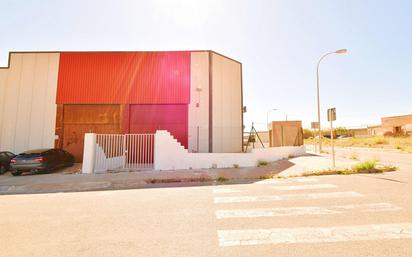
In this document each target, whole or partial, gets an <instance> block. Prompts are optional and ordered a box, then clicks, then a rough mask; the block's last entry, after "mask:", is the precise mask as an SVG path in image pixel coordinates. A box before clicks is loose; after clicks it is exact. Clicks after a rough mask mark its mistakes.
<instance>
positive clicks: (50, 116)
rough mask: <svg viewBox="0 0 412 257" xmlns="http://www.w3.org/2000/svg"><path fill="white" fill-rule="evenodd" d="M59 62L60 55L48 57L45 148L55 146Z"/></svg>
mask: <svg viewBox="0 0 412 257" xmlns="http://www.w3.org/2000/svg"><path fill="white" fill-rule="evenodd" d="M59 60H60V54H58V53H57V54H49V55H48V68H47V69H48V75H47V84H46V90H45V92H46V95H45V97H46V98H45V101H46V102H47V103H48V104H47V105H44V106H43V110H44V113H45V116H44V117H45V119H46V120H47V122H45V123H44V126H43V142H42V145H43V146H44V147H53V146H54V139H55V138H54V133H55V126H56V110H57V105H56V95H57V78H58V75H59Z"/></svg>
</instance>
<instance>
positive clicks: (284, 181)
mask: <svg viewBox="0 0 412 257" xmlns="http://www.w3.org/2000/svg"><path fill="white" fill-rule="evenodd" d="M295 182H298V183H307V182H318V179H316V178H285V179H283V178H277V179H265V180H261V181H258V182H256V183H255V184H287V183H295Z"/></svg>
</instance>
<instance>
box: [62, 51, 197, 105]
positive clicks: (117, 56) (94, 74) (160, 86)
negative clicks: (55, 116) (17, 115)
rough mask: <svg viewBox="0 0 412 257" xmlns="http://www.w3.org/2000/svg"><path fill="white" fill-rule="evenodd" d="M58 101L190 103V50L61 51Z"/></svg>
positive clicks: (88, 102) (86, 102) (74, 102)
mask: <svg viewBox="0 0 412 257" xmlns="http://www.w3.org/2000/svg"><path fill="white" fill-rule="evenodd" d="M56 102H57V104H188V103H189V102H190V52H188V51H183V52H66V53H61V54H60V64H59V76H58V87H57V99H56Z"/></svg>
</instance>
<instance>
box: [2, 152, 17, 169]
mask: <svg viewBox="0 0 412 257" xmlns="http://www.w3.org/2000/svg"><path fill="white" fill-rule="evenodd" d="M15 156H16V155H15V154H14V153H12V152H0V174H3V173H5V172H6V171H8V170H9V169H10V161H11V159H13V158H14V157H15Z"/></svg>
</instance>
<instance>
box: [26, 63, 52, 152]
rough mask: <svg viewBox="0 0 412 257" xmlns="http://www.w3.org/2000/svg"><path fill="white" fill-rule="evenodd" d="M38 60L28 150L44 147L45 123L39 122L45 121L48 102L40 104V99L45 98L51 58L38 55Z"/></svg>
mask: <svg viewBox="0 0 412 257" xmlns="http://www.w3.org/2000/svg"><path fill="white" fill-rule="evenodd" d="M35 58H36V66H35V68H34V75H33V91H32V97H31V99H32V101H31V107H30V109H31V115H30V135H29V144H28V148H30V149H33V148H36V147H37V146H39V145H43V126H44V123H40V122H38V121H43V120H45V112H44V109H45V106H46V105H47V101H42V102H39V101H38V100H39V99H42V98H44V96H45V95H46V89H47V73H48V64H49V58H48V56H47V55H38V56H35Z"/></svg>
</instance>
